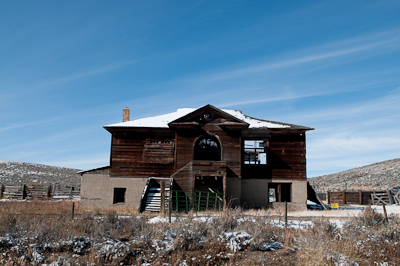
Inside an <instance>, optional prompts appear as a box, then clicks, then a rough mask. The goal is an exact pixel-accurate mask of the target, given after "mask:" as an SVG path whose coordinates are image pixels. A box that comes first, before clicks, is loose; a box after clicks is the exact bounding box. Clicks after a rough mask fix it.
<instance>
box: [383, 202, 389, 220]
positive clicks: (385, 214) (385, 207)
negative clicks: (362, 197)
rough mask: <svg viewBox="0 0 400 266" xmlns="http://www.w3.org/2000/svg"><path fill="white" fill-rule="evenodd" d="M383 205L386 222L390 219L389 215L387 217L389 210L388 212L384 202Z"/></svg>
mask: <svg viewBox="0 0 400 266" xmlns="http://www.w3.org/2000/svg"><path fill="white" fill-rule="evenodd" d="M382 207H383V214H384V215H385V222H387V221H388V217H387V212H386V205H385V203H382Z"/></svg>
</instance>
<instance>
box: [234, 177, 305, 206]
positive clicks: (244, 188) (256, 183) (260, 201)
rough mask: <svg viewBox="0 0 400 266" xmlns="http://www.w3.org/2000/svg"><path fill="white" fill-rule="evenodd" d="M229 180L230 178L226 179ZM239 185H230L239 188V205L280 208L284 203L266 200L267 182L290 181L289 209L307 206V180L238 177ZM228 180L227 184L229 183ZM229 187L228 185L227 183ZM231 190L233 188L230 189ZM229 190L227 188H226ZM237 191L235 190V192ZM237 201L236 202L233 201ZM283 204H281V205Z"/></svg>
mask: <svg viewBox="0 0 400 266" xmlns="http://www.w3.org/2000/svg"><path fill="white" fill-rule="evenodd" d="M228 180H229V181H230V179H228ZM239 180H240V181H241V184H240V186H239V185H237V184H235V185H232V186H233V187H234V188H235V189H236V190H235V192H236V191H237V190H238V189H239V188H240V189H241V196H240V205H242V206H246V207H254V208H268V207H272V208H281V207H282V206H284V203H281V202H276V203H272V204H270V203H269V202H268V183H291V184H292V189H291V195H290V199H291V202H289V203H288V206H289V209H291V210H300V209H306V208H307V205H306V204H307V181H299V180H287V179H285V180H276V179H273V180H271V179H239ZM229 181H228V184H229ZM228 187H229V185H228ZM232 190H233V189H232ZM228 191H229V189H228ZM236 193H237V192H236ZM235 203H237V202H235ZM282 204H283V205H282Z"/></svg>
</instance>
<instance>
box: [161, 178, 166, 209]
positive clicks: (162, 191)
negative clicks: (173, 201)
mask: <svg viewBox="0 0 400 266" xmlns="http://www.w3.org/2000/svg"><path fill="white" fill-rule="evenodd" d="M160 192H161V205H160V213H161V216H162V217H165V181H161V184H160Z"/></svg>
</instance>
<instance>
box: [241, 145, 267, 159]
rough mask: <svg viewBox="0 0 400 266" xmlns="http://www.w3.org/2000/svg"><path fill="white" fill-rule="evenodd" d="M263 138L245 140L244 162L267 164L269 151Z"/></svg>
mask: <svg viewBox="0 0 400 266" xmlns="http://www.w3.org/2000/svg"><path fill="white" fill-rule="evenodd" d="M265 146H266V145H265V142H264V141H263V140H245V141H244V164H267V153H266V151H265Z"/></svg>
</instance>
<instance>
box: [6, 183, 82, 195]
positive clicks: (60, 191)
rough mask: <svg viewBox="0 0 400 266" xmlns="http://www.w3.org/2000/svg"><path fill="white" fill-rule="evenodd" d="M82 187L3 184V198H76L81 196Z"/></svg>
mask: <svg viewBox="0 0 400 266" xmlns="http://www.w3.org/2000/svg"><path fill="white" fill-rule="evenodd" d="M80 192H81V191H80V187H74V186H61V185H60V184H54V185H43V184H29V185H20V186H5V185H1V191H0V198H1V199H33V198H37V199H74V198H79V197H80Z"/></svg>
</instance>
